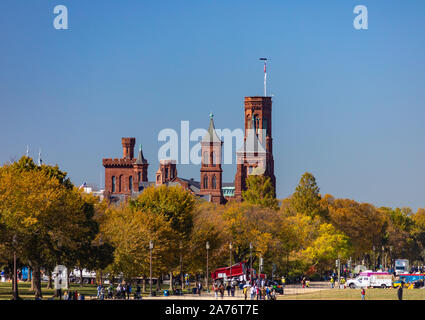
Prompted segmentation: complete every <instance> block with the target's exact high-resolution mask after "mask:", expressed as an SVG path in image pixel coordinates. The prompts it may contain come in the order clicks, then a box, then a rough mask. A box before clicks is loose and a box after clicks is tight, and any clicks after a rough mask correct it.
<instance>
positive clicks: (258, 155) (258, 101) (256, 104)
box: [103, 96, 276, 204]
mask: <svg viewBox="0 0 425 320" xmlns="http://www.w3.org/2000/svg"><path fill="white" fill-rule="evenodd" d="M244 119H245V136H244V143H243V146H242V148H240V149H239V150H237V152H236V158H237V170H236V175H235V181H234V183H223V181H222V173H223V170H222V168H221V159H222V149H223V141H222V140H221V139H220V137H219V136H218V135H217V132H216V130H215V127H214V120H213V115H212V114H211V115H210V124H209V127H208V131H207V133H206V135H205V136H204V137H203V138H202V140H201V142H200V143H201V155H202V160H201V170H200V171H201V172H200V182H198V181H194V180H193V179H184V178H181V177H178V176H177V167H176V161H174V160H161V161H160V163H159V169H158V171H157V172H156V176H155V181H154V182H149V181H148V166H149V164H148V161H147V160H146V159H145V158H144V157H143V152H142V146H141V145H140V147H139V152H138V155H137V157H136V158H135V157H134V146H135V144H136V139H135V138H122V147H123V157H122V158H120V159H103V166H104V167H105V196H106V197H108V198H109V199H111V200H113V201H114V200H115V201H119V200H122V199H125V198H126V197H129V196H135V195H137V194H139V193H140V192H142V191H143V189H144V188H146V187H148V186H151V185H157V186H158V185H169V186H173V185H180V186H182V187H183V188H185V189H187V190H189V191H190V192H192V193H193V194H195V195H196V196H198V197H201V198H204V199H206V200H208V201H211V202H214V203H221V204H222V203H225V202H227V201H232V200H236V201H241V200H242V190H244V189H245V188H246V185H245V179H246V178H247V177H248V176H249V175H253V174H261V175H265V176H267V177H270V179H271V181H272V184H273V186H274V187H275V188H276V178H275V175H274V160H273V149H272V145H273V140H272V128H271V124H272V100H271V97H260V96H257V97H245V108H244Z"/></svg>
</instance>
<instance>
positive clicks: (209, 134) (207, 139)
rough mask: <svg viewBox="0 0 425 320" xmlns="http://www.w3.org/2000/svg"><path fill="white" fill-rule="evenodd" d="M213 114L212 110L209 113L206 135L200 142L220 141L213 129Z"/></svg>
mask: <svg viewBox="0 0 425 320" xmlns="http://www.w3.org/2000/svg"><path fill="white" fill-rule="evenodd" d="M213 118H214V115H213V114H212V112H211V113H210V126H209V127H208V132H207V133H206V135H205V136H204V137H203V138H202V142H220V143H221V142H222V141H221V140H220V138H219V137H218V135H217V132H216V131H215V127H214V120H213Z"/></svg>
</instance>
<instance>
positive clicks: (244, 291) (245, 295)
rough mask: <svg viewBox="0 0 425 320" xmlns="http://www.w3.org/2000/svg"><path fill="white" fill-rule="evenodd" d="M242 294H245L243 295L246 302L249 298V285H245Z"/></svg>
mask: <svg viewBox="0 0 425 320" xmlns="http://www.w3.org/2000/svg"><path fill="white" fill-rule="evenodd" d="M242 292H243V295H244V297H245V300H246V299H247V297H248V286H247V285H244V287H243V289H242Z"/></svg>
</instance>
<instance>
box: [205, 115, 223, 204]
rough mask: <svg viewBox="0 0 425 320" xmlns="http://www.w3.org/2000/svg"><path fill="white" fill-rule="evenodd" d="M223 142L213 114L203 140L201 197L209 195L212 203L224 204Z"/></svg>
mask: <svg viewBox="0 0 425 320" xmlns="http://www.w3.org/2000/svg"><path fill="white" fill-rule="evenodd" d="M222 146H223V141H221V140H220V138H219V137H218V136H217V132H216V131H215V127H214V120H213V114H210V125H209V128H208V132H207V133H206V135H205V136H204V137H203V138H202V140H201V154H202V160H201V181H200V182H201V191H200V194H201V195H209V196H210V201H211V202H214V203H224V197H223V191H222V189H221V187H222V173H223V169H222V168H221V158H222V155H221V153H222Z"/></svg>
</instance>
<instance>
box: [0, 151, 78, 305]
mask: <svg viewBox="0 0 425 320" xmlns="http://www.w3.org/2000/svg"><path fill="white" fill-rule="evenodd" d="M52 172H54V174H52ZM59 172H60V171H59V170H58V169H52V170H51V169H49V168H47V167H44V168H42V167H38V166H36V165H35V164H34V163H33V161H32V160H31V159H30V158H27V157H23V158H21V159H20V161H18V162H17V163H13V164H7V165H4V166H3V167H1V168H0V225H2V226H3V228H5V229H6V234H7V239H6V245H7V246H8V247H11V248H14V249H15V250H16V252H17V256H18V257H19V259H20V260H21V261H22V262H23V263H25V264H29V265H30V266H31V268H32V271H33V280H34V290H35V295H36V297H41V282H40V280H41V279H40V268H41V267H42V266H46V267H51V265H52V264H53V263H54V262H55V261H58V260H60V256H61V253H62V252H63V251H66V250H72V249H73V248H76V247H77V243H78V241H79V239H80V238H79V235H83V234H84V233H85V230H86V226H85V225H84V223H83V222H84V221H85V219H84V212H83V210H82V205H83V201H82V199H81V195H80V193H79V192H78V190H76V189H75V188H69V186H67V183H65V182H64V181H66V179H63V180H61V179H60V178H58V175H57V174H58V173H59ZM13 238H15V239H16V240H17V241H16V242H15V244H14V242H13V241H12V239H13Z"/></svg>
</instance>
